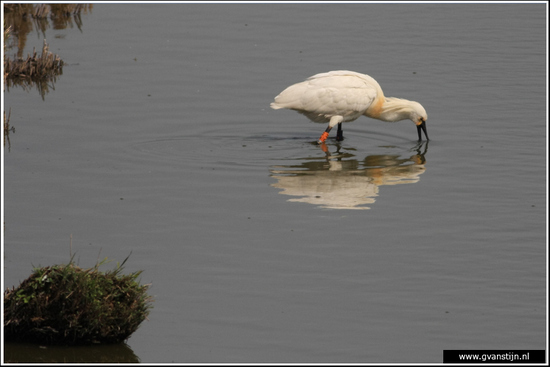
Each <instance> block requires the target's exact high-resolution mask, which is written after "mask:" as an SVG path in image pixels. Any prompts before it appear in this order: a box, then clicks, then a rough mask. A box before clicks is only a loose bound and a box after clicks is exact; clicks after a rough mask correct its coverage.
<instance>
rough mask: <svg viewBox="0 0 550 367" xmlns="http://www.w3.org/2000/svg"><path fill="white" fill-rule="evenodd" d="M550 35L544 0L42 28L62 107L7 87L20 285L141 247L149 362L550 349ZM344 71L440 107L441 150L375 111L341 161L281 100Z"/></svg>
mask: <svg viewBox="0 0 550 367" xmlns="http://www.w3.org/2000/svg"><path fill="white" fill-rule="evenodd" d="M545 26H546V5H545V4H254V5H251V4H227V5H226V4H223V5H222V4H95V5H94V8H93V11H92V13H91V14H87V15H83V16H82V27H81V30H78V29H77V28H76V27H74V28H68V29H62V30H58V29H48V30H47V31H46V33H45V35H43V34H41V33H39V32H36V31H35V32H31V33H30V34H29V36H28V40H27V46H26V51H25V54H26V53H27V52H31V50H32V47H33V46H35V47H37V48H40V47H41V45H42V42H43V38H44V36H45V38H46V39H47V41H48V43H49V44H50V50H51V51H52V52H54V53H56V54H58V55H60V56H61V58H62V59H63V60H64V61H65V62H66V63H67V64H68V65H66V66H65V67H64V69H63V75H62V76H60V77H59V78H58V80H57V81H56V83H55V85H54V86H53V87H54V89H51V90H50V92H49V93H48V94H46V95H45V97H44V100H42V98H41V96H40V94H39V93H38V92H37V91H36V90H30V91H24V90H23V89H21V88H19V87H13V88H10V90H9V91H8V90H6V91H5V94H4V98H5V100H4V103H5V108H6V109H9V108H11V121H10V123H11V125H12V126H13V127H14V128H15V133H11V134H10V143H11V147H10V150H9V151H8V149H7V146H5V148H4V165H3V167H4V188H5V194H4V210H5V212H4V214H5V217H4V218H3V220H4V226H5V229H4V231H5V232H4V234H5V242H4V264H3V265H4V269H3V271H4V276H3V281H4V286H5V287H8V286H12V285H18V284H19V282H20V281H22V280H24V279H25V278H26V277H28V276H29V275H30V272H31V270H32V266H33V265H34V266H38V265H42V266H46V265H52V264H59V263H66V262H67V261H68V260H69V253H70V249H69V243H70V236H71V235H72V251H73V253H74V252H76V257H75V259H76V260H77V261H78V263H79V265H80V266H82V267H89V266H93V265H94V264H95V263H96V261H97V260H98V258H99V259H102V258H104V257H109V258H110V259H114V260H115V261H122V260H123V259H124V258H126V256H128V254H130V253H131V256H130V259H129V260H128V262H127V266H126V271H127V272H130V271H137V270H143V271H144V272H143V274H142V278H141V281H142V283H152V286H151V288H150V292H149V293H150V294H151V295H153V296H154V298H155V303H154V309H153V310H152V312H151V314H150V316H149V320H148V321H145V322H144V323H143V324H142V326H141V327H140V328H139V330H138V331H137V332H136V333H135V334H133V335H132V337H131V338H130V339H129V340H128V342H127V344H128V346H129V348H131V351H133V353H135V355H136V356H137V358H139V360H141V362H144V363H147V362H159V363H163V362H166V363H169V362H366V363H380V362H390V363H396V362H410V363H441V362H442V352H443V350H444V349H544V348H545V346H546V325H547V319H546V316H547V311H546V265H547V264H546V254H547V247H546V212H547V208H546V190H547V186H546V172H547V171H546V164H547V161H546V156H547V151H546V147H547V145H546V144H547V124H546V103H547V94H546V27H545ZM12 52H15V51H12ZM8 54H9V53H8ZM339 69H345V70H354V71H357V72H361V73H366V74H369V75H370V76H372V77H373V78H375V79H376V80H377V81H378V82H379V83H380V85H381V86H382V89H383V90H384V92H385V94H386V96H394V97H400V98H407V99H411V100H415V101H418V102H420V103H422V104H423V106H424V107H425V108H426V110H427V112H428V123H427V127H428V131H429V135H430V138H431V140H430V141H429V144H426V143H425V142H424V143H422V144H418V143H417V141H416V139H417V135H416V128H415V126H414V125H413V124H412V123H411V122H410V121H403V122H398V123H392V124H390V123H384V122H380V121H377V120H372V119H368V118H364V117H363V118H360V119H359V120H357V121H355V122H352V123H348V124H345V125H344V136H345V137H346V139H345V140H344V141H343V142H341V143H339V142H336V141H335V140H334V139H333V137H334V136H335V132H333V134H332V138H329V140H328V144H327V148H328V150H327V152H324V151H323V150H322V149H321V148H320V147H319V146H317V145H316V144H312V143H313V142H315V141H316V140H317V138H318V137H319V136H320V134H321V133H322V132H323V131H324V129H325V126H324V125H319V124H314V123H311V122H309V121H308V120H307V119H306V118H305V117H304V116H302V115H299V114H297V113H295V112H292V111H287V110H279V111H275V110H272V109H270V108H269V104H270V103H271V102H272V100H273V97H275V96H276V95H277V94H278V93H279V92H281V91H282V90H283V89H284V88H286V87H287V86H288V85H290V84H293V83H296V82H299V81H302V80H304V79H305V78H307V77H309V76H311V75H313V74H316V73H319V72H326V71H329V70H339ZM111 265H112V266H114V264H113V263H112V264H111ZM112 266H111V267H112ZM111 267H110V265H107V266H106V267H105V270H107V269H110V268H111ZM50 349H51V348H50ZM83 350H85V349H83ZM9 351H10V349H9V348H8V349H7V351H6V353H9ZM34 351H35V353H36V354H37V355H38V356H39V355H40V353H42V351H43V350H42V349H39V348H35V349H34ZM28 353H29V352H28ZM31 354H32V353H30V354H28V355H31ZM37 358H38V357H37ZM65 360H67V359H65Z"/></svg>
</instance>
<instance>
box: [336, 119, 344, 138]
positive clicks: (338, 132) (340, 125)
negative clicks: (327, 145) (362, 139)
mask: <svg viewBox="0 0 550 367" xmlns="http://www.w3.org/2000/svg"><path fill="white" fill-rule="evenodd" d="M336 140H337V141H342V140H344V132H343V130H342V123H341V122H340V123H339V124H338V131H337V132H336Z"/></svg>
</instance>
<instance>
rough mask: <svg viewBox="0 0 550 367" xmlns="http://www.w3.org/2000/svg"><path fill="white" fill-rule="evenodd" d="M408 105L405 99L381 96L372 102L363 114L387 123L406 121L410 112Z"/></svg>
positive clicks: (408, 102)
mask: <svg viewBox="0 0 550 367" xmlns="http://www.w3.org/2000/svg"><path fill="white" fill-rule="evenodd" d="M410 103H411V102H410V101H408V100H406V99H400V98H393V97H384V96H382V97H381V98H377V99H375V100H374V102H373V104H372V105H371V107H369V108H368V109H367V111H366V112H365V115H366V116H368V117H371V118H375V119H378V120H382V121H388V122H394V121H400V120H406V119H408V118H409V116H410V112H411V108H410ZM371 108H372V110H371Z"/></svg>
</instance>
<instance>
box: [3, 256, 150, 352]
mask: <svg viewBox="0 0 550 367" xmlns="http://www.w3.org/2000/svg"><path fill="white" fill-rule="evenodd" d="M126 260H128V258H126V259H125V260H124V262H123V263H122V264H117V266H116V267H115V269H114V270H112V271H107V272H104V273H103V272H100V271H99V270H98V268H99V266H101V265H103V264H104V263H106V262H107V259H105V260H103V261H102V262H101V263H98V264H96V266H94V267H93V268H90V269H82V268H80V267H78V266H76V265H75V264H74V263H73V261H72V259H71V261H70V262H69V264H67V265H55V266H48V267H39V268H34V270H33V273H32V274H31V276H30V277H29V278H27V279H26V280H24V281H23V282H22V283H21V284H20V285H19V287H18V288H12V289H9V288H8V289H7V290H6V291H5V293H4V336H5V340H6V341H25V342H34V343H41V344H58V345H78V344H92V343H119V342H123V341H124V340H126V339H128V338H129V337H130V335H131V334H132V333H133V332H134V331H136V330H137V328H138V327H139V325H140V324H141V322H143V320H145V319H146V318H147V316H148V315H149V311H150V309H151V308H152V306H151V302H152V298H151V297H150V296H148V295H147V292H146V291H147V289H148V287H149V285H140V284H139V281H137V278H138V277H139V275H140V274H141V271H138V272H135V273H132V274H130V275H122V274H121V272H122V269H123V265H124V263H125V262H126Z"/></svg>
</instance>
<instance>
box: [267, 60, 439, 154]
mask: <svg viewBox="0 0 550 367" xmlns="http://www.w3.org/2000/svg"><path fill="white" fill-rule="evenodd" d="M271 108H273V109H275V110H278V109H280V108H288V109H290V110H294V111H298V112H300V113H301V114H304V115H306V117H307V118H309V119H310V120H311V121H314V122H324V123H327V122H328V127H327V129H326V130H325V132H324V133H323V135H321V137H320V138H319V141H318V143H319V144H322V143H324V142H325V140H327V137H328V135H329V132H330V130H331V129H332V128H333V127H334V126H336V125H338V132H337V135H336V140H343V139H344V137H343V134H342V122H350V121H354V120H357V119H358V118H359V117H361V116H362V115H365V116H367V117H371V118H375V119H378V120H382V121H389V122H394V121H401V120H406V119H409V120H411V121H412V122H414V123H415V124H416V128H417V130H418V140H422V135H421V132H420V130H422V131H424V135H425V136H426V140H429V138H428V132H427V131H426V120H427V119H428V115H427V114H426V110H425V109H424V107H422V105H421V104H420V103H418V102H414V101H408V100H406V99H400V98H392V97H385V96H384V92H382V88H380V85H379V84H378V82H377V81H376V80H374V79H373V78H371V77H370V76H368V75H365V74H361V73H356V72H354V71H348V70H337V71H329V72H328V73H321V74H316V75H313V76H311V77H309V78H307V79H306V80H305V81H303V82H301V83H297V84H294V85H291V86H290V87H288V88H286V89H285V90H284V91H282V92H281V93H280V94H279V95H278V96H277V97H275V102H273V103H271Z"/></svg>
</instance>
